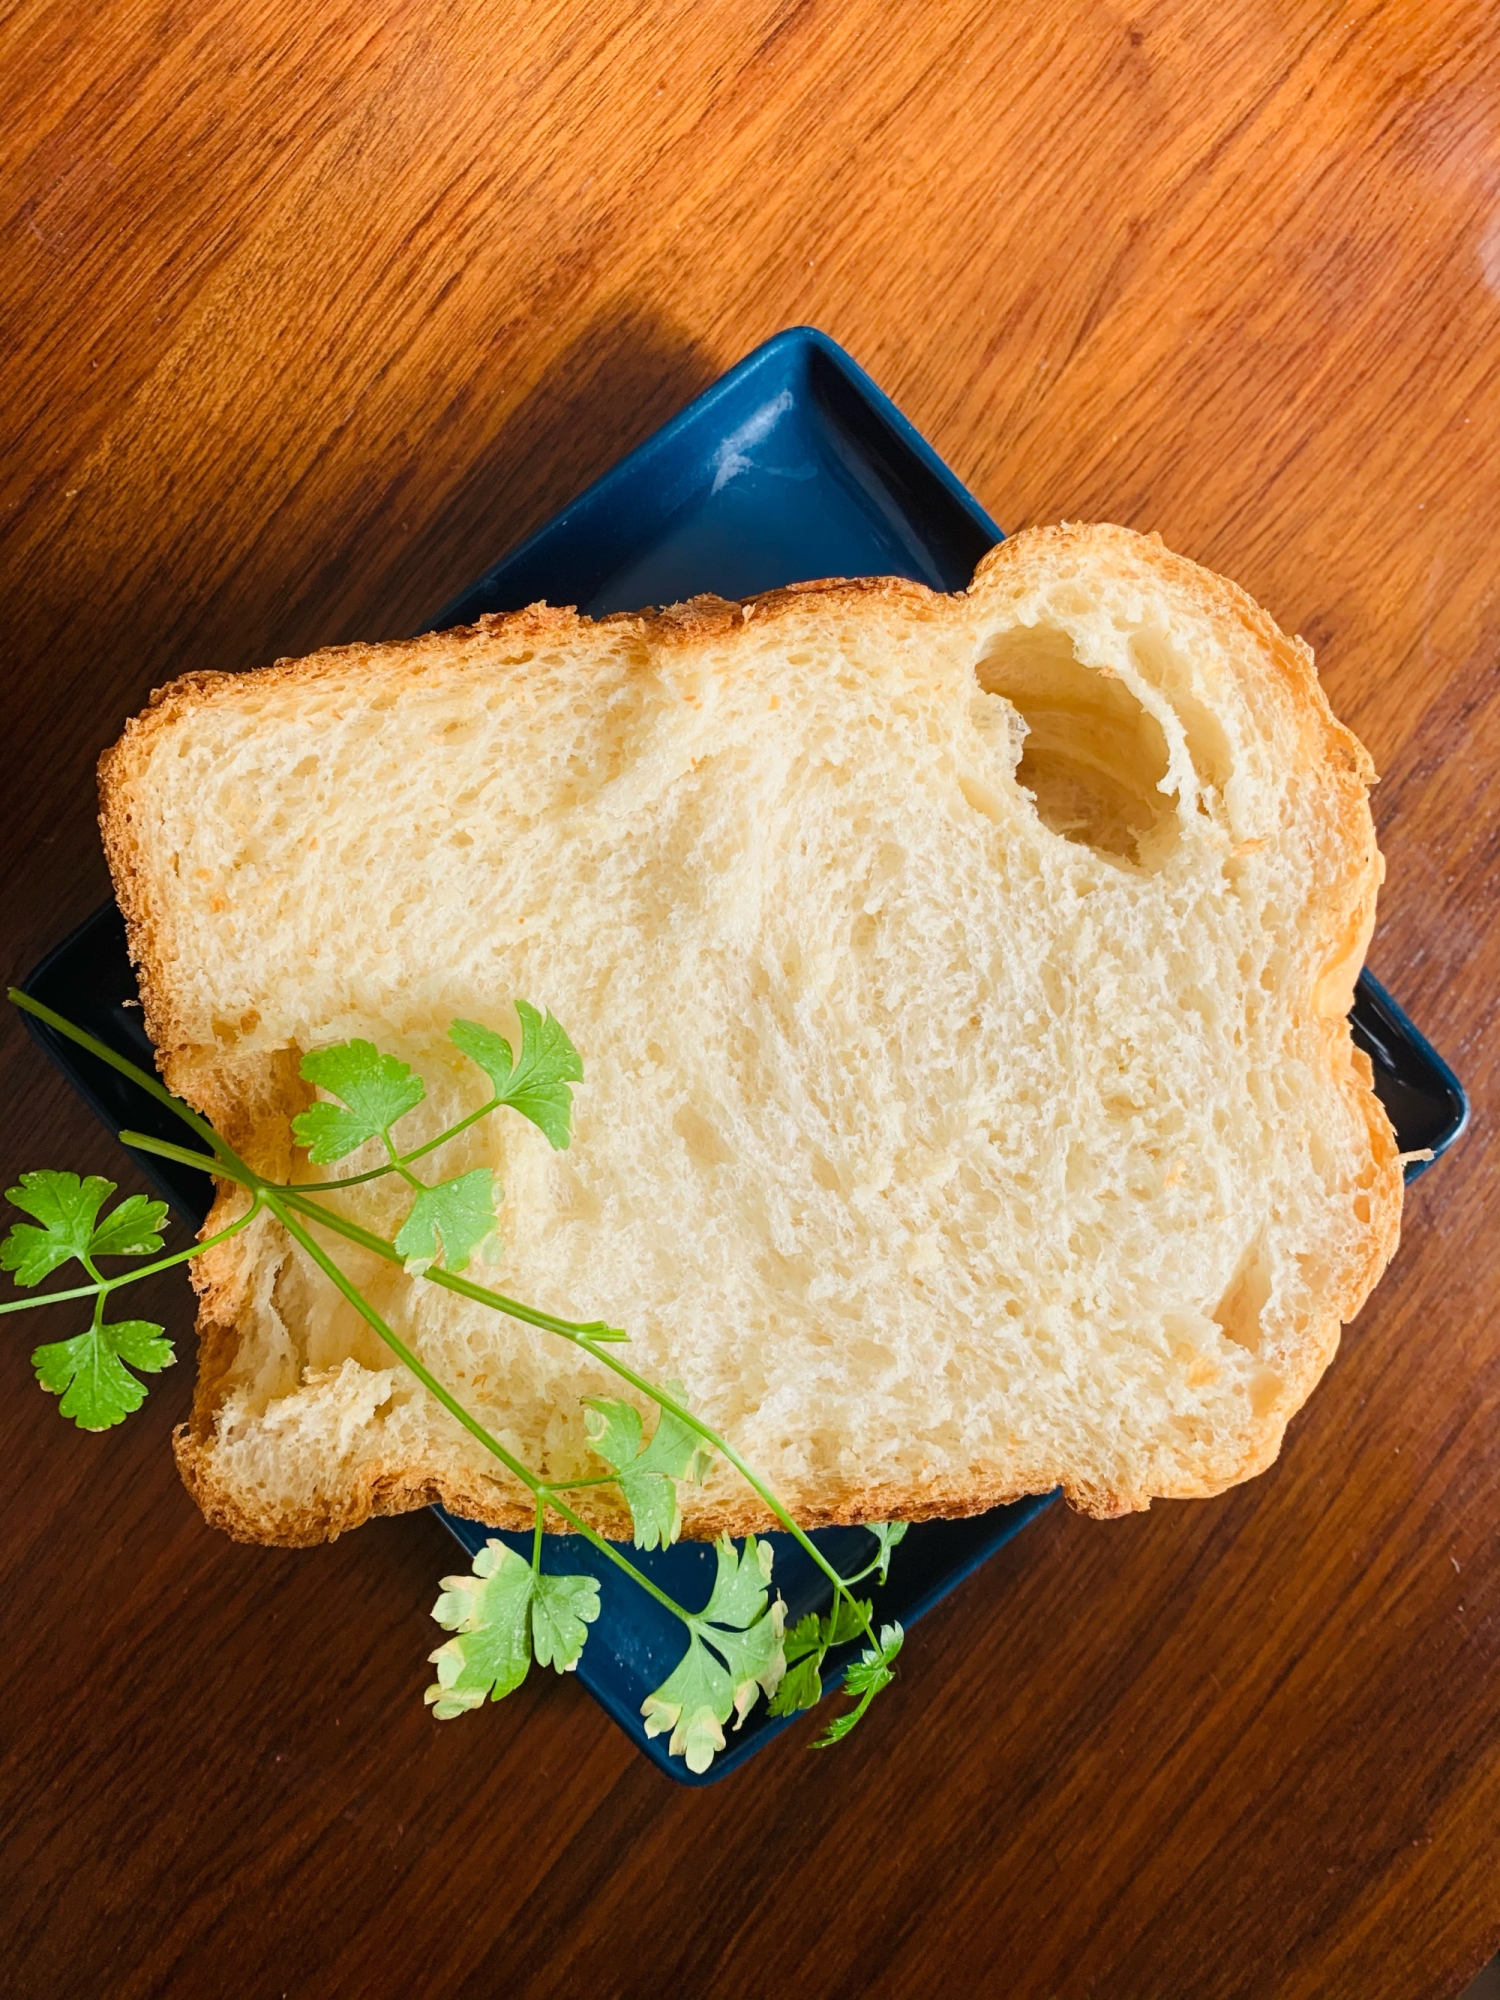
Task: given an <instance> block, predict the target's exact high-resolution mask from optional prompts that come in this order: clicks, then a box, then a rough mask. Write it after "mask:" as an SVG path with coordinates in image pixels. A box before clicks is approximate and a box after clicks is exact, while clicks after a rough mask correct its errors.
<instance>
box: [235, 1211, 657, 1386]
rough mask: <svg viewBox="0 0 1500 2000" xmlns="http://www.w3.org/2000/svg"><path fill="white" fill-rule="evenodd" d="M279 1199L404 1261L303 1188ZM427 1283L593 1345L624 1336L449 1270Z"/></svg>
mask: <svg viewBox="0 0 1500 2000" xmlns="http://www.w3.org/2000/svg"><path fill="white" fill-rule="evenodd" d="M275 1192H276V1194H277V1196H278V1198H279V1199H280V1200H282V1201H285V1202H289V1203H290V1204H292V1206H294V1207H295V1208H297V1209H299V1210H300V1211H301V1212H302V1213H303V1214H304V1215H308V1216H311V1217H314V1218H315V1219H316V1220H317V1221H318V1222H320V1223H322V1224H324V1225H325V1227H327V1228H329V1229H331V1230H333V1231H334V1232H335V1234H336V1235H339V1236H342V1237H343V1238H344V1239H345V1240H346V1241H347V1242H349V1243H357V1244H358V1245H359V1247H360V1248H361V1249H362V1250H369V1251H372V1252H373V1253H374V1255H375V1256H377V1257H383V1258H384V1259H385V1261H386V1262H387V1263H388V1264H404V1263H405V1261H406V1260H405V1258H404V1257H403V1256H402V1255H401V1253H400V1251H399V1250H397V1249H396V1247H395V1245H394V1244H392V1243H388V1242H387V1241H386V1239H385V1237H383V1236H376V1235H375V1234H374V1233H373V1231H371V1230H368V1229H362V1228H361V1227H360V1225H359V1224H358V1223H357V1222H351V1221H350V1220H349V1218H348V1216H346V1215H340V1214H338V1213H337V1211H336V1210H334V1209H331V1208H325V1207H324V1205H323V1203H322V1202H320V1201H308V1200H306V1199H304V1197H305V1196H306V1193H307V1190H306V1189H305V1188H302V1187H297V1186H292V1187H278V1188H277V1189H276V1190H275ZM422 1275H423V1276H424V1277H425V1278H426V1279H427V1280H428V1281H429V1282H430V1283H432V1284H434V1285H441V1286H442V1287H443V1289H444V1290H445V1291H450V1292H457V1293H458V1294H459V1296H460V1297H461V1298H466V1299H473V1300H474V1301H475V1303H476V1304H478V1305H483V1306H493V1307H494V1308H495V1310H496V1311H497V1312H503V1313H508V1314H509V1315H510V1317H511V1318H512V1319H519V1320H523V1321H524V1322H525V1324H526V1325H527V1326H536V1327H540V1328H541V1329H542V1331H543V1332H544V1333H560V1334H561V1335H562V1336H563V1338H564V1339H566V1340H573V1341H576V1342H577V1343H579V1344H580V1345H586V1346H588V1347H590V1348H592V1346H593V1343H594V1342H595V1341H603V1340H609V1339H623V1338H624V1334H623V1331H622V1329H621V1328H619V1327H616V1326H606V1325H605V1323H604V1321H603V1320H590V1321H580V1320H571V1319H558V1318H557V1316H556V1315H555V1314H553V1313H545V1312H539V1311H538V1310H537V1308H536V1307H535V1306H528V1305H523V1304H522V1303H521V1301H520V1300H519V1299H509V1298H506V1297H505V1295H504V1294H503V1293H501V1292H492V1291H489V1290H487V1289H486V1287H485V1286H483V1285H476V1284H473V1283H472V1282H471V1281H470V1280H469V1279H468V1278H460V1277H457V1276H456V1275H455V1274H454V1273H453V1272H452V1271H443V1270H439V1269H438V1267H437V1266H436V1265H432V1266H430V1267H429V1268H428V1269H427V1270H426V1271H425V1272H423V1274H422Z"/></svg>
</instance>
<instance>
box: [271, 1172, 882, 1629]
mask: <svg viewBox="0 0 1500 2000" xmlns="http://www.w3.org/2000/svg"><path fill="white" fill-rule="evenodd" d="M278 1192H279V1194H280V1195H281V1196H282V1197H284V1198H285V1199H287V1200H290V1201H297V1197H298V1196H299V1195H300V1194H301V1192H302V1191H301V1190H300V1189H284V1190H279V1191H278ZM297 1205H298V1206H299V1207H300V1208H301V1209H302V1212H303V1213H304V1214H310V1215H312V1216H315V1217H316V1218H317V1220H318V1221H319V1222H322V1223H324V1224H326V1225H327V1226H328V1227H329V1228H330V1229H333V1230H335V1231H336V1232H337V1233H338V1234H339V1235H340V1236H343V1237H345V1238H347V1239H348V1241H349V1242H351V1243H358V1244H360V1245H361V1246H362V1247H363V1248H364V1249H367V1250H371V1251H373V1252H374V1254H375V1255H376V1256H377V1257H383V1258H384V1259H385V1260H386V1262H387V1263H390V1264H401V1263H404V1262H405V1259H404V1258H403V1257H402V1256H401V1254H400V1252H399V1251H397V1250H396V1248H395V1247H394V1245H393V1244H390V1243H388V1242H386V1240H385V1238H384V1237H381V1236H376V1235H374V1234H373V1233H372V1232H371V1231H370V1230H368V1229H361V1228H360V1226H359V1224H358V1223H354V1222H350V1221H348V1220H347V1218H346V1217H344V1216H341V1215H340V1216H336V1215H334V1214H333V1212H332V1211H331V1210H330V1209H326V1208H324V1206H323V1205H322V1203H321V1202H315V1201H308V1202H298V1203H297ZM422 1276H423V1277H424V1278H425V1279H426V1281H427V1282H428V1283H429V1284H433V1285H441V1286H442V1287H443V1289H444V1290H445V1291H450V1292H457V1293H458V1294H459V1295H460V1297H462V1298H467V1299H473V1300H474V1301H475V1303H476V1304H479V1305H486V1306H492V1307H494V1308H495V1309H496V1310H497V1311H499V1312H503V1313H508V1314H509V1315H510V1316H511V1318H512V1319H519V1320H523V1321H524V1322H525V1323H526V1324H527V1325H529V1326H537V1327H541V1328H542V1329H543V1331H545V1332H548V1333H556V1334H560V1335H561V1336H562V1338H563V1339H564V1340H570V1341H572V1343H573V1344H574V1346H575V1347H581V1348H583V1349H584V1351H585V1352H586V1353H589V1354H593V1355H595V1356H596V1357H597V1359H598V1360H600V1361H602V1362H603V1363H604V1365H605V1367H606V1368H610V1369H612V1370H613V1371H614V1373H615V1374H616V1375H618V1376H619V1377H620V1378H621V1380H622V1381H626V1382H629V1383H630V1385H631V1387H632V1388H635V1389H638V1390H639V1391H640V1392H641V1394H642V1395H644V1396H648V1397H649V1398H650V1399H651V1401H652V1402H654V1403H656V1404H658V1405H659V1406H660V1407H661V1408H662V1409H663V1410H670V1411H671V1413H672V1414H673V1416H675V1417H677V1418H679V1419H680V1420H681V1421H682V1422H683V1423H685V1424H686V1425H687V1426H688V1428H689V1429H690V1430H692V1431H695V1432H696V1433H697V1435H698V1436H699V1437H701V1438H702V1439H703V1440H704V1441H705V1442H706V1443H708V1444H711V1445H712V1446H713V1447H714V1449H715V1450H716V1451H720V1452H722V1453H723V1455H724V1456H725V1458H727V1459H728V1461H729V1463H730V1464H731V1465H732V1466H733V1467H734V1469H735V1471H736V1472H738V1473H739V1475H740V1477H741V1478H742V1479H743V1480H745V1481H746V1483H747V1484H748V1485H749V1486H750V1487H751V1488H752V1490H753V1491H754V1492H755V1493H756V1494H758V1495H759V1497H760V1498H761V1500H762V1501H764V1503H765V1505H766V1506H767V1507H768V1508H769V1509H770V1511H771V1513H772V1514H773V1515H774V1516H775V1518H776V1519H777V1520H778V1521H779V1522H780V1523H781V1525H782V1527H783V1528H785V1529H786V1531H787V1533H788V1534H790V1535H791V1536H792V1537H793V1539H794V1540H795V1541H796V1542H797V1544H798V1546H799V1547H800V1548H802V1549H803V1550H804V1551H805V1552H806V1553H807V1554H808V1555H809V1556H811V1558H812V1560H813V1561H814V1562H815V1563H816V1564H817V1566H818V1568H819V1569H820V1570H821V1571H822V1572H823V1574H824V1575H825V1576H826V1577H827V1578H828V1580H829V1582H830V1583H831V1584H832V1585H833V1587H834V1592H835V1595H836V1596H843V1597H847V1598H848V1599H849V1602H850V1603H851V1604H853V1605H855V1606H856V1607H857V1606H858V1599H857V1598H855V1597H854V1596H853V1595H852V1593H851V1592H850V1591H849V1590H848V1589H847V1588H846V1587H845V1583H844V1579H843V1578H842V1577H841V1576H840V1575H839V1573H838V1571H837V1570H836V1569H835V1568H834V1567H833V1564H832V1563H831V1562H829V1561H828V1559H827V1558H826V1557H825V1556H824V1555H823V1553H822V1551H821V1550H820V1549H819V1548H818V1547H817V1545H816V1544H815V1543H814V1542H813V1541H811V1540H810V1539H809V1537H808V1536H807V1535H806V1534H805V1533H804V1531H803V1530H802V1529H801V1528H799V1527H798V1525H797V1523H796V1522H795V1521H794V1520H793V1519H792V1517H791V1515H790V1514H788V1512H787V1511H786V1509H785V1508H784V1507H783V1506H782V1504H781V1502H780V1501H779V1500H778V1499H777V1498H776V1496H775V1494H774V1493H773V1492H772V1491H771V1490H770V1488H769V1487H768V1486H767V1485H766V1484H765V1482H764V1481H763V1480H762V1479H761V1478H760V1477H759V1475H758V1474H757V1473H755V1472H754V1471H752V1470H751V1468H750V1467H749V1466H748V1465H747V1464H746V1463H745V1461H744V1459H742V1458H741V1457H740V1455H739V1453H738V1452H737V1451H736V1450H735V1449H734V1447H733V1445H731V1444H729V1443H728V1442H727V1440H726V1439H724V1438H722V1437H721V1436H720V1435H719V1433H718V1432H717V1431H716V1430H714V1429H713V1428H712V1427H711V1426H710V1425H708V1424H705V1423H704V1422H703V1421H702V1419H701V1418H699V1417H695V1416H694V1415H693V1413H692V1411H691V1410H689V1409H688V1408H687V1406H686V1405H685V1404H683V1403H679V1402H678V1401H677V1400H676V1399H675V1397H672V1396H669V1395H667V1394H666V1393H665V1392H664V1391H663V1390H661V1389H658V1388H657V1387H656V1386H655V1385H654V1384H653V1383H651V1382H648V1381H647V1380H646V1378H645V1377H644V1376H643V1375H637V1374H636V1372H635V1370H634V1369H633V1368H628V1367H626V1366H625V1364H624V1363H623V1362H621V1361H618V1360H617V1359H616V1358H615V1357H614V1356H613V1355H612V1354H609V1353H607V1352H604V1351H603V1350H602V1348H601V1346H600V1345H598V1344H597V1343H598V1336H597V1335H592V1337H591V1330H590V1329H589V1328H587V1327H584V1326H580V1325H578V1324H576V1323H574V1322H572V1321H569V1320H559V1319H555V1318H553V1316H552V1315H551V1314H550V1313H541V1312H537V1311H536V1310H535V1308H534V1307H531V1306H523V1305H522V1304H521V1303H520V1302H519V1300H516V1299H508V1298H506V1297H505V1296H504V1294H503V1293H500V1292H492V1291H490V1290H489V1289H488V1287H486V1286H484V1285H476V1284H474V1283H472V1282H471V1281H470V1280H469V1279H467V1278H460V1277H457V1276H455V1275H454V1273H453V1272H451V1271H443V1270H440V1269H439V1268H438V1267H437V1266H436V1265H430V1266H429V1267H428V1269H427V1270H425V1271H424V1272H423V1273H422ZM614 1330H615V1329H611V1331H614ZM559 1511H561V1510H559ZM859 1622H860V1626H861V1628H862V1629H863V1630H864V1631H865V1632H866V1633H867V1634H868V1636H869V1640H870V1643H871V1645H872V1646H873V1645H876V1644H877V1643H878V1642H877V1640H876V1637H875V1631H874V1627H873V1626H872V1625H871V1623H870V1620H869V1618H868V1616H867V1615H866V1613H865V1612H863V1611H860V1612H859Z"/></svg>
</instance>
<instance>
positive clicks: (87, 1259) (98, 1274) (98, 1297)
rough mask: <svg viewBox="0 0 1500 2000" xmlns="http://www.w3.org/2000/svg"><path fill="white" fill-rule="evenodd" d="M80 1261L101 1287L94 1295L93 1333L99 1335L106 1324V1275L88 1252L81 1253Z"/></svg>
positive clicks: (79, 1254) (82, 1251) (81, 1251)
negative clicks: (99, 1331) (101, 1327)
mask: <svg viewBox="0 0 1500 2000" xmlns="http://www.w3.org/2000/svg"><path fill="white" fill-rule="evenodd" d="M78 1261H79V1263H80V1264H82V1266H83V1268H84V1270H85V1271H87V1272H88V1274H89V1276H90V1277H91V1278H92V1279H93V1280H94V1282H95V1284H96V1285H97V1286H98V1287H99V1289H98V1291H97V1292H95V1294H94V1321H93V1331H94V1332H95V1333H97V1332H98V1330H99V1328H100V1326H101V1325H102V1324H103V1322H104V1273H103V1272H102V1271H101V1270H100V1269H99V1266H98V1265H97V1264H96V1263H95V1262H94V1260H93V1258H92V1257H91V1256H90V1255H89V1253H88V1252H87V1250H80V1251H79V1253H78Z"/></svg>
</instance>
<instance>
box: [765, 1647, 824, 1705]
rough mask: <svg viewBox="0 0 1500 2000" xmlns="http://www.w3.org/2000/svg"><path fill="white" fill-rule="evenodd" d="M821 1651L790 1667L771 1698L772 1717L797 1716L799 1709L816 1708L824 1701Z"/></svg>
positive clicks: (810, 1654)
mask: <svg viewBox="0 0 1500 2000" xmlns="http://www.w3.org/2000/svg"><path fill="white" fill-rule="evenodd" d="M822 1658H823V1655H822V1653H821V1651H819V1652H813V1653H809V1654H808V1655H807V1656H806V1658H804V1659H801V1660H798V1661H797V1663H796V1665H795V1666H788V1668H787V1670H786V1675H785V1678H784V1679H783V1680H782V1682H781V1684H780V1686H779V1687H778V1688H777V1690H776V1692H775V1694H773V1695H772V1697H771V1713H772V1715H795V1714H796V1713H797V1711H798V1710H799V1709H803V1708H816V1707H817V1705H818V1703H819V1702H820V1701H821V1700H822V1699H823V1674H822V1667H821V1661H822Z"/></svg>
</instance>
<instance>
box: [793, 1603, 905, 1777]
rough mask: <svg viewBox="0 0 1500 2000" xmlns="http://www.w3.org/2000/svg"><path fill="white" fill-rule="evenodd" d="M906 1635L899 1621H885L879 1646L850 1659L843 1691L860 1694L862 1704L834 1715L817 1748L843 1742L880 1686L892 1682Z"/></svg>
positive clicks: (826, 1747) (881, 1629)
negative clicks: (893, 1671) (841, 1713)
mask: <svg viewBox="0 0 1500 2000" xmlns="http://www.w3.org/2000/svg"><path fill="white" fill-rule="evenodd" d="M905 1636H906V1635H905V1633H904V1632H903V1631H902V1630H901V1627H900V1626H899V1625H894V1624H892V1625H882V1626H881V1628H880V1643H879V1646H878V1647H876V1648H874V1649H872V1648H870V1647H868V1646H867V1647H866V1648H865V1650H864V1651H863V1652H862V1653H861V1654H860V1656H859V1658H858V1659H857V1660H855V1661H853V1662H851V1664H850V1667H849V1670H848V1672H847V1673H846V1674H845V1675H844V1692H845V1693H846V1694H850V1695H855V1696H857V1697H858V1698H859V1706H858V1707H857V1708H851V1709H850V1710H848V1712H847V1713H846V1714H844V1715H839V1716H835V1718H834V1719H833V1721H832V1722H830V1723H829V1725H828V1727H827V1728H826V1729H825V1730H824V1731H823V1734H822V1735H821V1736H820V1737H819V1738H818V1739H817V1741H816V1742H815V1743H814V1745H813V1748H814V1749H815V1750H829V1749H831V1748H832V1747H833V1745H834V1744H835V1743H842V1742H843V1740H844V1738H845V1737H846V1736H847V1735H848V1734H849V1732H850V1730H851V1729H853V1728H854V1726H855V1724H856V1723H857V1722H859V1721H860V1719H861V1718H862V1716H863V1715H864V1712H865V1710H866V1709H867V1708H868V1707H869V1706H870V1703H871V1702H872V1701H873V1700H874V1699H875V1697H876V1695H877V1694H879V1693H880V1691H881V1689H882V1688H885V1687H889V1686H890V1684H891V1682H892V1680H894V1678H895V1675H894V1674H893V1673H892V1672H891V1666H892V1663H893V1662H894V1660H895V1658H896V1655H897V1654H898V1653H899V1652H900V1651H901V1643H902V1640H903V1639H904V1638H905Z"/></svg>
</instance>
